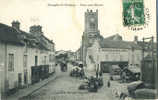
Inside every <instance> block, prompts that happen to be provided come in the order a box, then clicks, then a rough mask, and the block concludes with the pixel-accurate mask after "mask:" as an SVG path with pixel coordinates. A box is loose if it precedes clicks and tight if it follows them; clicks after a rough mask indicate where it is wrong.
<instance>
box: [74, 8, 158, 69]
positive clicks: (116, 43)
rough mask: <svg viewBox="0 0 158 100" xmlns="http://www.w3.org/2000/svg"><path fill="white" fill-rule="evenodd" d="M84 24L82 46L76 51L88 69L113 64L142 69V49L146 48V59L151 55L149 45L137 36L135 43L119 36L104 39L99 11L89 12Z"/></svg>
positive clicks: (86, 13) (78, 57) (77, 56)
mask: <svg viewBox="0 0 158 100" xmlns="http://www.w3.org/2000/svg"><path fill="white" fill-rule="evenodd" d="M84 22H85V25H84V32H83V36H82V44H81V47H80V48H79V49H78V50H77V51H76V58H77V60H80V61H83V64H84V65H85V66H87V67H90V66H91V67H92V66H93V67H97V66H99V67H103V66H104V67H106V66H109V65H110V66H111V65H113V64H117V65H121V66H127V65H128V66H137V67H140V66H141V60H142V48H145V51H144V57H145V56H147V55H148V53H149V50H147V49H146V48H148V45H149V44H148V43H143V42H142V41H138V37H137V36H135V37H134V40H133V41H124V40H123V38H122V36H120V35H119V34H115V35H112V36H110V37H107V38H104V37H103V36H102V35H101V34H100V31H99V29H98V10H96V11H92V10H87V11H86V12H85V21H84ZM154 51H156V44H154ZM107 71H108V68H107Z"/></svg>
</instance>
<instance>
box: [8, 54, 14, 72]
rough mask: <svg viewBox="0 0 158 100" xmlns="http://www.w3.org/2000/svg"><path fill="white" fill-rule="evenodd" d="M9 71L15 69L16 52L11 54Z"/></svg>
mask: <svg viewBox="0 0 158 100" xmlns="http://www.w3.org/2000/svg"><path fill="white" fill-rule="evenodd" d="M8 71H14V54H9V59H8Z"/></svg>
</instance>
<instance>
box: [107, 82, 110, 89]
mask: <svg viewBox="0 0 158 100" xmlns="http://www.w3.org/2000/svg"><path fill="white" fill-rule="evenodd" d="M107 86H108V88H109V87H110V80H108V83H107Z"/></svg>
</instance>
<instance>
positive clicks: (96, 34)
mask: <svg viewBox="0 0 158 100" xmlns="http://www.w3.org/2000/svg"><path fill="white" fill-rule="evenodd" d="M96 39H102V36H101V35H100V31H99V29H98V10H96V11H92V10H87V12H85V26H84V32H83V36H82V45H81V48H80V54H81V56H80V57H81V61H83V64H84V65H86V55H87V48H88V47H90V46H91V45H92V44H93V43H94V41H95V40H96Z"/></svg>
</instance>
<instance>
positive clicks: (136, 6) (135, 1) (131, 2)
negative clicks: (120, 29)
mask: <svg viewBox="0 0 158 100" xmlns="http://www.w3.org/2000/svg"><path fill="white" fill-rule="evenodd" d="M149 20H150V13H149V9H148V8H145V7H144V1H143V0H123V25H124V27H128V29H130V30H133V31H139V30H143V29H144V28H146V27H147V26H148V24H149Z"/></svg>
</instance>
